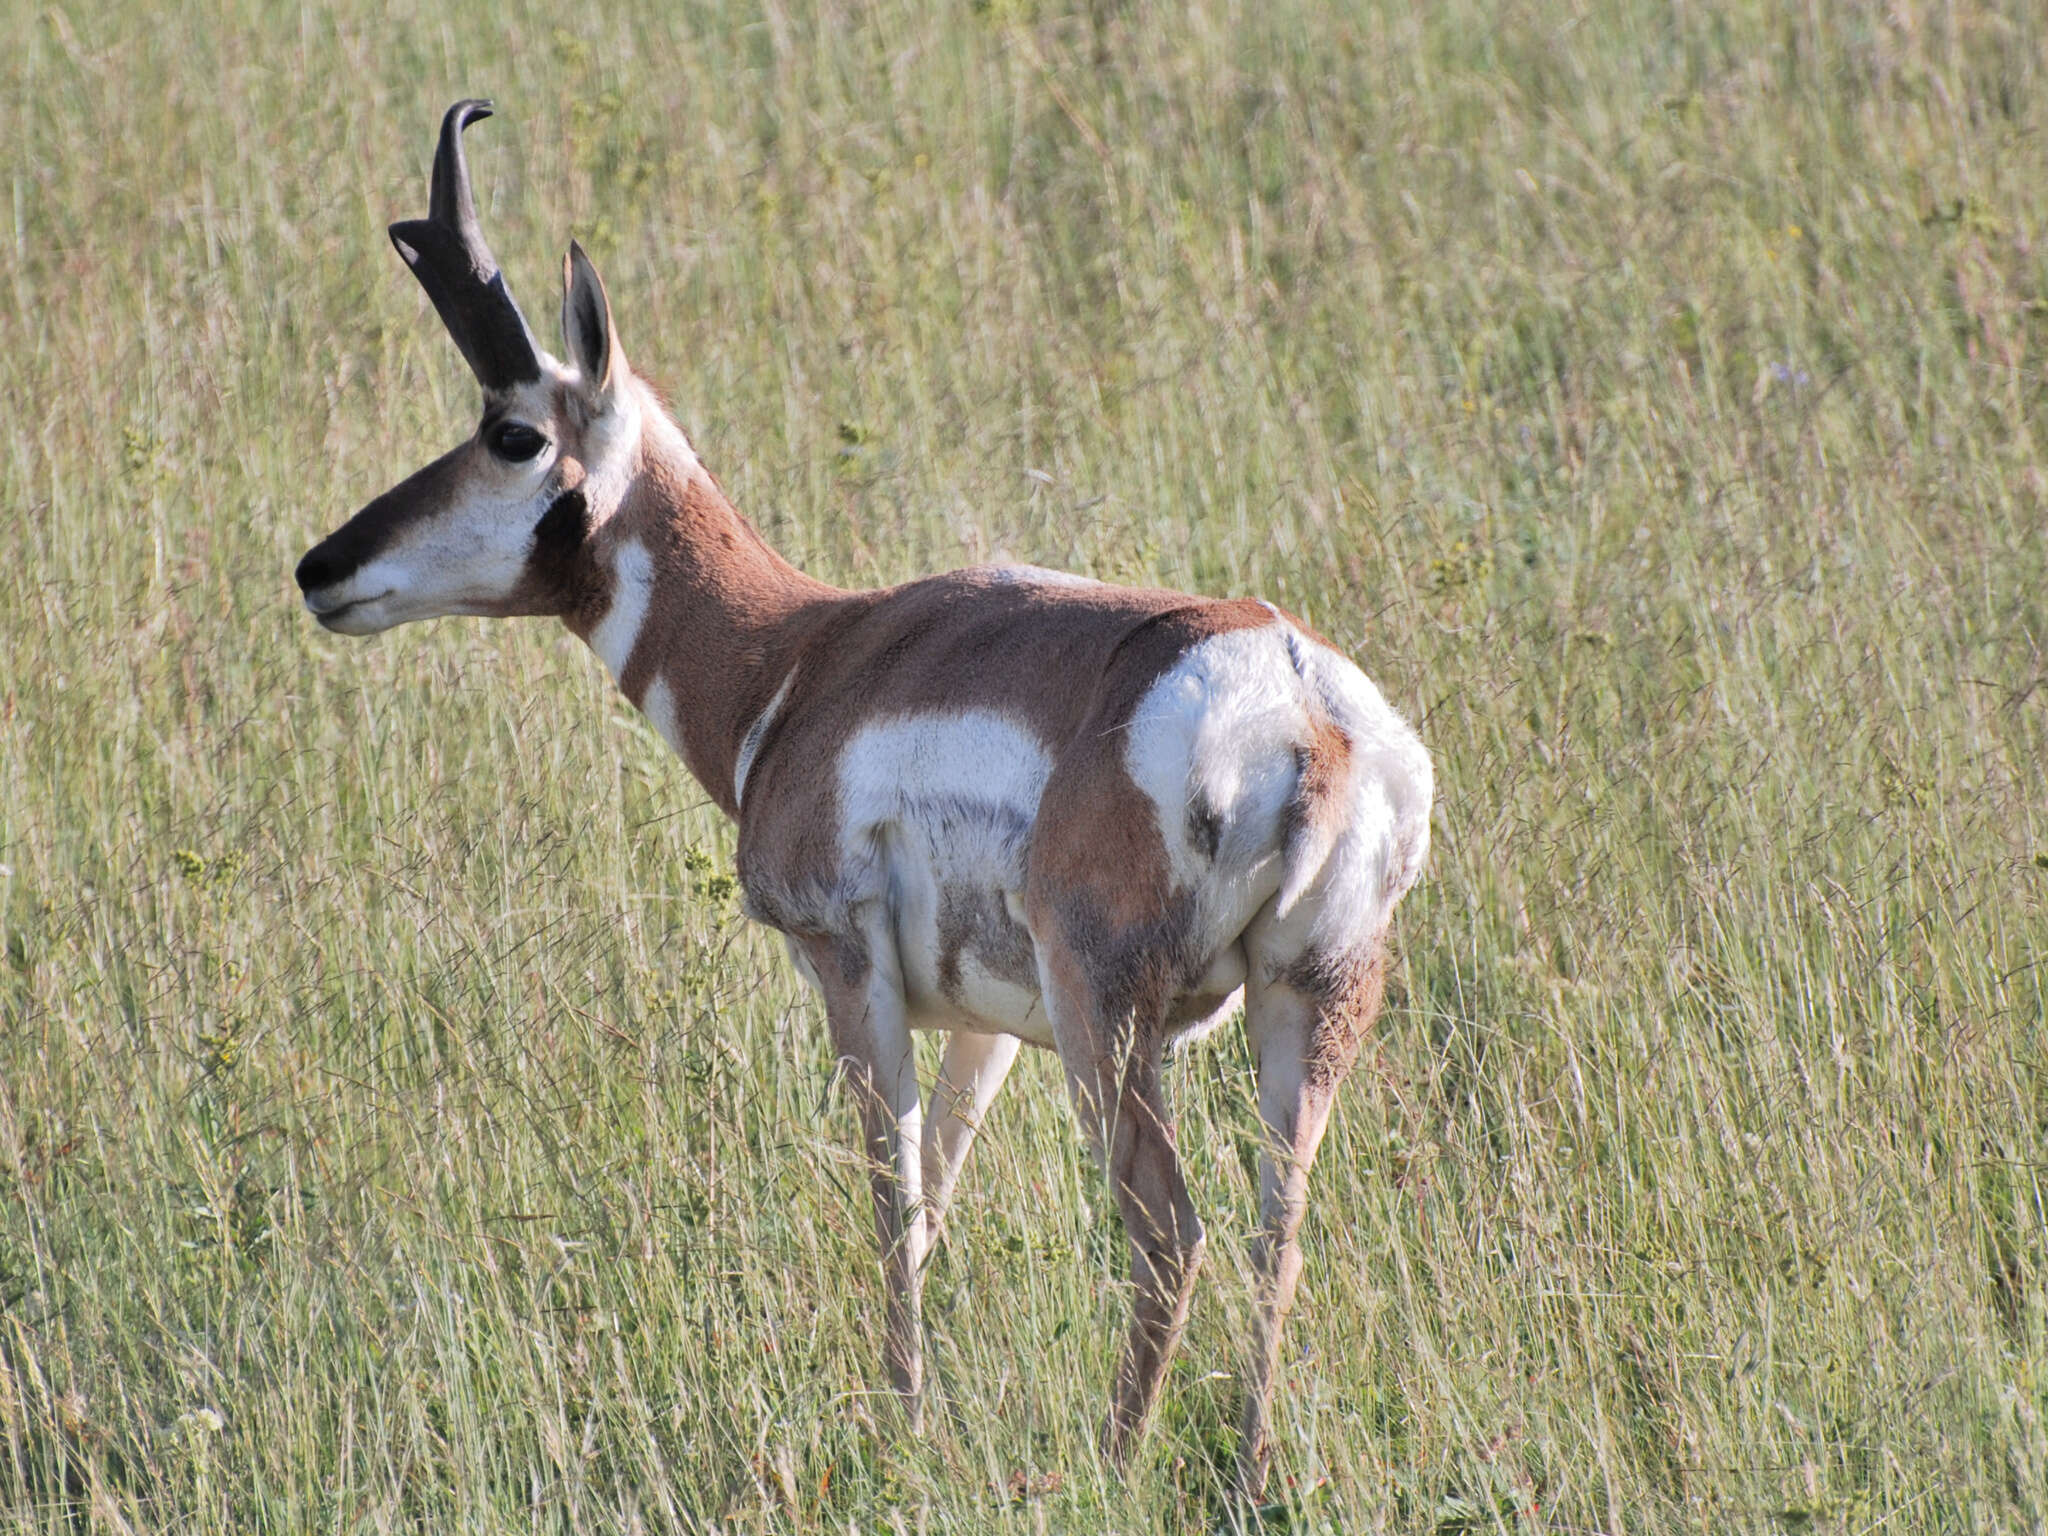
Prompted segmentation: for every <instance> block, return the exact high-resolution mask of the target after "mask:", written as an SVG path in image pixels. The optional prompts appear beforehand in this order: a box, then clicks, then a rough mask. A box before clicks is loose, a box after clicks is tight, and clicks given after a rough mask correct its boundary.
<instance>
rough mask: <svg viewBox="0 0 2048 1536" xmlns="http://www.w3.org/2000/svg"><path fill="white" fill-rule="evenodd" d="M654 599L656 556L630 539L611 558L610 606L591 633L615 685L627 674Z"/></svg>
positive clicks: (591, 646)
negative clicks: (627, 665) (628, 665)
mask: <svg viewBox="0 0 2048 1536" xmlns="http://www.w3.org/2000/svg"><path fill="white" fill-rule="evenodd" d="M653 598H654V557H653V556H652V555H650V554H649V553H648V552H647V546H646V545H645V544H643V543H641V542H640V541H639V540H638V539H628V540H627V541H626V542H625V543H623V544H621V545H620V546H619V547H618V549H617V550H616V551H614V553H613V555H612V603H611V606H610V607H609V608H607V609H605V611H604V617H603V618H601V619H599V620H598V621H597V627H596V628H595V629H593V630H592V631H591V632H590V648H591V649H592V650H593V651H595V652H597V654H598V657H599V659H600V660H602V661H603V662H604V664H605V666H606V667H607V668H609V669H610V671H611V674H612V680H613V681H614V682H617V681H618V680H620V679H621V678H623V677H624V676H625V675H626V663H627V662H628V661H630V660H632V657H633V647H634V646H635V645H636V644H637V643H638V642H639V639H640V630H641V628H642V626H643V625H645V624H646V622H647V605H648V604H649V603H650V602H651V601H653Z"/></svg>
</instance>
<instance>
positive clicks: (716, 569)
mask: <svg viewBox="0 0 2048 1536" xmlns="http://www.w3.org/2000/svg"><path fill="white" fill-rule="evenodd" d="M628 387H629V388H630V387H634V386H632V385H629V386H628ZM636 393H637V395H638V397H639V400H638V403H639V406H640V416H641V420H640V430H639V437H640V449H639V457H638V464H637V469H636V470H635V472H634V473H633V474H632V476H631V479H630V480H629V481H628V483H627V484H626V485H625V487H624V489H623V492H622V493H620V494H619V497H618V503H617V507H616V510H614V511H613V512H612V513H611V514H610V515H609V516H608V517H604V520H603V522H602V523H601V525H600V526H599V527H598V528H597V529H596V530H595V531H594V532H593V533H592V535H591V537H590V541H589V546H588V557H587V558H588V563H589V580H588V581H587V582H586V583H584V596H583V598H582V599H581V600H579V602H578V603H577V604H576V605H575V606H574V607H573V608H572V610H571V611H570V612H569V613H567V614H565V615H564V617H563V622H564V623H566V624H567V625H568V626H569V628H570V629H571V630H572V631H574V632H575V633H576V634H577V635H578V636H579V637H581V638H582V639H583V640H584V641H586V642H587V643H588V644H589V645H590V647H591V648H592V649H593V650H595V651H596V652H597V653H598V655H599V656H600V657H601V658H603V660H604V662H605V665H606V666H607V667H609V668H610V669H611V671H612V674H613V676H614V677H615V678H616V680H617V682H618V685H619V690H620V692H622V693H624V694H625V695H626V697H627V698H628V699H630V700H631V701H632V702H633V703H634V705H635V706H637V707H638V708H639V709H641V710H642V711H644V712H645V713H646V714H647V716H648V718H649V720H650V721H651V722H652V723H653V725H654V726H655V728H656V729H657V730H659V731H660V732H661V733H662V734H663V735H664V736H665V737H666V738H667V739H668V741H669V744H670V745H671V746H673V747H674V748H675V749H676V751H677V752H678V753H679V754H680V755H681V756H682V758H683V761H684V762H685V763H686V764H687V765H688V767H689V769H690V772H691V773H692V774H693V775H695V777H696V779H697V781H698V782H699V783H700V784H702V785H703V786H704V788H705V790H706V791H707V792H708V793H709V794H710V796H711V798H712V799H713V800H714V801H716V802H717V803H718V805H719V806H720V808H721V809H723V810H724V811H725V813H726V814H727V815H728V816H736V815H737V814H738V809H739V807H738V801H737V797H736V796H735V795H734V792H733V766H734V763H735V761H736V759H737V758H738V755H739V751H740V745H741V742H742V740H743V738H744V737H745V735H746V731H747V728H748V726H749V725H751V724H752V723H753V721H754V720H755V719H756V718H757V717H758V716H759V715H760V714H761V712H762V711H763V710H764V709H766V708H767V707H768V705H769V702H770V701H771V700H772V699H773V698H774V697H775V694H776V690H777V689H778V688H780V687H781V685H782V683H783V682H784V680H785V679H786V678H787V677H788V675H789V672H790V669H791V667H793V666H794V665H795V663H796V658H797V656H798V654H799V653H800V651H801V649H802V646H803V642H804V640H805V638H806V637H807V636H808V634H809V633H810V632H811V629H812V627H813V625H814V624H815V623H817V622H818V621H819V620H820V619H822V618H824V617H825V616H826V615H827V614H828V613H829V612H830V611H831V610H832V609H834V608H836V607H837V606H838V605H839V604H841V603H843V602H844V601H846V600H847V599H848V597H849V594H847V593H844V592H841V591H840V590H838V589H837V588H835V587H830V586H827V585H826V584H825V583H824V582H821V581H815V580H813V579H812V578H811V577H809V576H806V575H805V574H804V573H803V572H801V571H799V570H797V569H796V568H795V567H794V566H792V565H791V564H790V563H789V562H788V561H786V560H784V559H783V558H782V556H780V555H779V554H777V553H776V552H775V551H774V550H773V549H771V548H770V547H769V546H768V544H767V542H766V541H765V540H764V539H763V538H762V537H761V536H760V534H758V533H757V532H755V531H754V528H753V526H752V525H751V524H750V523H748V522H747V520H746V519H745V518H743V517H741V516H740V514H739V513H738V512H737V511H735V510H734V508H733V506H732V503H731V502H729V501H727V500H726V498H725V493H724V492H723V491H722V490H720V489H719V487H718V484H717V482H716V481H714V480H713V479H712V478H711V475H710V473H709V471H707V470H706V469H705V468H704V467H703V466H702V465H701V464H700V463H698V461H697V457H696V455H695V454H694V453H693V452H692V451H691V449H690V446H689V444H688V442H687V441H686V440H685V439H684V437H683V434H682V432H681V430H680V429H679V428H677V427H676V426H675V424H674V423H673V422H671V421H670V420H669V419H668V416H667V414H666V413H665V412H664V411H663V410H662V408H661V405H660V403H659V402H658V401H657V400H656V399H655V398H654V396H653V394H652V392H651V391H647V390H645V389H636ZM598 515H600V516H602V515H603V514H602V512H599V513H598Z"/></svg>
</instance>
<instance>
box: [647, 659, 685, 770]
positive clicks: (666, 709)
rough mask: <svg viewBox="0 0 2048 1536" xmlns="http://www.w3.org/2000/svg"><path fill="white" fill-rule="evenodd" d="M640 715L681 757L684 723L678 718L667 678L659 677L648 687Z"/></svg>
mask: <svg viewBox="0 0 2048 1536" xmlns="http://www.w3.org/2000/svg"><path fill="white" fill-rule="evenodd" d="M640 713H641V714H643V715H645V716H646V717H647V723H648V724H649V725H651V726H653V727H654V728H655V729H656V730H657V731H659V732H661V739H662V740H663V741H665V742H667V743H668V744H669V748H670V750H672V751H673V752H674V753H675V755H676V756H677V757H681V756H682V755H683V722H682V721H681V720H679V719H678V718H677V717H676V696H675V695H674V694H673V693H671V692H670V691H669V686H668V679H667V678H665V677H657V678H656V679H655V680H654V681H653V682H651V683H649V684H648V685H647V694H646V696H645V697H644V698H642V699H641V700H640Z"/></svg>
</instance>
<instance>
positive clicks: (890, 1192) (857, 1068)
mask: <svg viewBox="0 0 2048 1536" xmlns="http://www.w3.org/2000/svg"><path fill="white" fill-rule="evenodd" d="M800 943H801V944H802V946H803V951H804V958H805V959H806V960H807V961H808V962H809V963H810V968H811V970H812V972H813V973H814V976H815V979H816V981H817V983H818V989H819V991H821V992H822V993H823V994H824V997H825V1018H826V1023H827V1025H828V1027H829V1028H830V1030H831V1036H832V1049H833V1051H834V1052H835V1053H836V1054H837V1055H838V1058H839V1070H840V1073H841V1074H842V1076H843V1077H844V1079H845V1082H846V1086H847V1090H848V1092H850V1093H851V1094H852V1095H853V1100H854V1106H855V1108H856V1109H857V1110H858V1111H859V1113H860V1124H861V1143H862V1147H863V1149H864V1150H865V1152H866V1153H867V1159H868V1177H869V1184H870V1187H871V1188H872V1190H873V1192H874V1202H875V1233H876V1236H877V1238H878V1240H879V1241H880V1244H881V1251H882V1283H883V1285H884V1287H885V1288H886V1289H887V1292H888V1316H889V1326H888V1336H887V1339H886V1341H885V1343H884V1345H883V1358H884V1360H885V1361H886V1363H887V1365H888V1368H889V1381H890V1384H891V1385H893V1386H894V1387H895V1388H896V1391H897V1392H898V1393H899V1394H900V1395H901V1396H902V1398H903V1403H904V1410H905V1412H906V1414H907V1415H908V1417H909V1420H910V1427H911V1430H912V1432H913V1433H915V1432H916V1431H917V1430H918V1429H919V1428H920V1427H921V1419H922V1393H923V1390H924V1340H923V1334H922V1329H921V1325H920V1320H919V1310H920V1307H919V1304H920V1297H921V1291H922V1285H923V1278H922V1277H923V1268H924V1252H925V1224H924V1214H923V1157H922V1153H921V1150H920V1145H919V1143H920V1139H921V1134H922V1129H923V1124H924V1113H923V1110H922V1109H921V1108H920V1106H919V1104H918V1092H917V1055H916V1052H915V1051H914V1050H913V1049H912V1047H911V1043H910V1026H909V1022H908V1020H907V1018H906V1017H905V1011H904V1004H903V978H902V973H901V971H900V970H899V969H898V965H897V960H896V945H895V940H894V936H893V935H892V934H891V933H890V932H889V930H888V928H887V919H886V917H883V916H880V915H877V916H876V917H874V918H873V919H872V920H870V921H869V922H867V923H866V924H864V925H863V929H862V931H861V932H860V933H859V934H857V935H846V934H812V935H806V936H805V937H804V938H802V939H801V940H800Z"/></svg>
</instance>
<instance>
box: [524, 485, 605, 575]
mask: <svg viewBox="0 0 2048 1536" xmlns="http://www.w3.org/2000/svg"><path fill="white" fill-rule="evenodd" d="M589 522H590V506H589V504H588V503H587V502H585V501H584V499H583V493H582V492H581V491H564V492H562V494H561V495H559V496H557V497H556V498H555V499H554V501H553V503H551V504H550V505H549V507H548V509H547V511H545V512H543V513H542V514H541V517H540V521H539V522H537V523H535V524H534V525H533V554H532V556H531V557H530V558H532V559H534V560H541V561H546V560H552V559H556V558H559V557H561V556H564V555H568V554H572V553H574V551H575V550H576V547H577V546H578V545H580V544H581V543H582V542H583V540H584V536H585V535H586V534H588V533H589V531H590V528H589Z"/></svg>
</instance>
